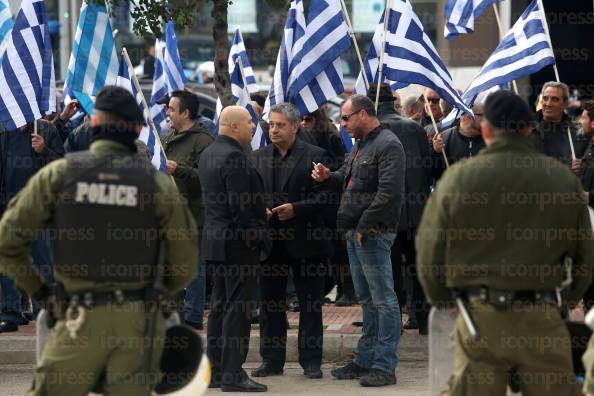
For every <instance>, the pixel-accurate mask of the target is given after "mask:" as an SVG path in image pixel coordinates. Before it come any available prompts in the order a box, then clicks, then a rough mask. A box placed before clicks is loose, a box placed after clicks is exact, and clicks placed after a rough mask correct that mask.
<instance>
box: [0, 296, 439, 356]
mask: <svg viewBox="0 0 594 396" xmlns="http://www.w3.org/2000/svg"><path fill="white" fill-rule="evenodd" d="M207 313H208V312H207ZM403 316H404V318H403V321H406V320H407V316H406V315H403ZM288 320H289V326H290V329H289V331H288V340H287V361H289V362H296V361H297V357H298V356H297V329H298V326H299V313H298V312H288ZM323 320H324V360H325V361H328V362H336V361H343V360H346V359H349V358H350V357H351V356H352V353H353V351H354V349H355V347H356V345H357V341H358V339H359V336H360V334H361V327H357V326H353V324H352V323H353V322H354V321H361V307H360V306H358V305H356V306H352V307H336V306H335V305H333V304H326V305H324V308H323ZM204 323H207V320H206V315H205V319H204ZM200 334H202V335H205V334H206V330H202V331H200ZM259 343H260V334H259V326H258V325H252V335H251V340H250V353H249V355H248V361H250V362H259V361H260V356H259V354H258V349H259ZM399 354H400V358H401V359H405V360H406V359H408V360H411V361H426V360H427V337H426V336H419V335H418V332H417V331H416V330H410V331H406V332H405V334H404V336H403V337H402V340H401V345H400V348H399ZM34 362H35V323H34V322H31V323H30V324H28V325H26V326H20V327H19V331H18V332H14V333H0V364H32V363H34Z"/></svg>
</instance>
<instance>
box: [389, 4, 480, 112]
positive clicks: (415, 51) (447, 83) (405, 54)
mask: <svg viewBox="0 0 594 396" xmlns="http://www.w3.org/2000/svg"><path fill="white" fill-rule="evenodd" d="M384 73H385V76H386V79H387V80H388V81H398V82H403V83H409V84H419V85H422V86H424V87H427V88H431V89H433V90H434V91H436V92H437V93H438V94H439V96H441V97H442V98H443V99H444V100H445V101H446V102H448V103H450V104H451V105H453V106H454V107H456V108H459V109H461V110H463V111H465V112H467V113H470V114H472V110H470V108H468V106H467V105H466V104H465V103H464V101H463V100H462V98H460V95H459V94H458V92H457V91H456V89H455V88H454V83H453V81H452V77H451V75H450V73H449V72H448V70H447V68H446V67H445V65H444V64H443V62H442V60H441V58H440V57H439V55H438V54H437V50H436V49H435V47H434V46H433V43H432V42H431V40H430V39H429V37H428V36H427V34H426V33H425V31H424V29H423V24H422V23H421V21H420V20H419V18H418V17H417V15H416V14H415V13H414V11H413V8H412V6H411V4H410V1H409V0H393V1H392V5H391V9H390V10H389V16H388V29H387V38H386V47H385V54H384Z"/></svg>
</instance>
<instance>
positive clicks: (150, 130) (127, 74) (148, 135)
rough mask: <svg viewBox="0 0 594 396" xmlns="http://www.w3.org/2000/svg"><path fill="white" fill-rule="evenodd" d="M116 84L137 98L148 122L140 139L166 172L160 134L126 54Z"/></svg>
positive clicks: (153, 160) (156, 165)
mask: <svg viewBox="0 0 594 396" xmlns="http://www.w3.org/2000/svg"><path fill="white" fill-rule="evenodd" d="M115 85H117V86H119V87H122V88H124V89H127V90H128V91H129V92H130V93H131V94H132V96H134V98H135V99H136V103H137V104H138V107H139V108H140V110H141V111H142V114H143V115H144V122H145V124H146V125H145V126H144V128H142V132H140V136H139V137H138V139H139V140H141V141H143V142H144V143H145V144H146V146H147V148H148V152H149V156H150V157H151V163H152V164H153V166H154V167H155V168H157V169H158V170H160V171H161V172H165V171H166V170H167V161H166V160H165V153H164V152H163V150H162V148H161V144H160V140H159V135H158V133H157V131H156V130H155V129H154V125H153V123H152V120H151V115H150V111H149V109H148V108H147V105H146V101H145V98H144V95H143V93H142V90H141V89H140V87H138V86H137V81H136V77H135V76H134V68H133V67H132V65H131V64H130V63H128V62H127V60H126V57H125V56H124V54H122V56H121V58H120V67H119V71H118V76H117V78H116V83H115Z"/></svg>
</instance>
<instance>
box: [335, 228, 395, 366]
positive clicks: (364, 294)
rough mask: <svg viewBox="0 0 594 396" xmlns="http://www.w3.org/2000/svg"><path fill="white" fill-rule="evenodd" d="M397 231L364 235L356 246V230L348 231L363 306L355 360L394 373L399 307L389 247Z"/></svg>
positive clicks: (352, 271) (357, 288) (350, 255)
mask: <svg viewBox="0 0 594 396" xmlns="http://www.w3.org/2000/svg"><path fill="white" fill-rule="evenodd" d="M395 237H396V234H394V233H381V234H378V235H376V236H365V238H364V240H363V245H362V246H361V247H359V246H357V244H356V242H355V232H354V231H349V232H348V233H347V251H348V253H349V263H350V267H351V274H352V277H353V285H354V286H355V294H356V295H357V300H358V301H359V303H360V304H361V307H362V309H363V332H362V334H361V338H360V339H359V343H358V344H357V352H356V356H355V360H354V362H355V363H356V364H358V365H359V366H362V367H366V368H376V369H380V370H383V371H387V372H390V373H393V372H394V370H395V369H396V364H397V363H398V353H397V349H398V343H399V342H400V328H401V323H400V307H399V306H398V298H397V297H396V293H395V292H394V280H393V276H392V262H391V260H390V248H391V247H392V244H393V243H394V238H395Z"/></svg>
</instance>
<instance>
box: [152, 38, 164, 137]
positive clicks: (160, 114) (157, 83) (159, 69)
mask: <svg viewBox="0 0 594 396" xmlns="http://www.w3.org/2000/svg"><path fill="white" fill-rule="evenodd" d="M164 58H165V42H164V41H162V40H159V39H157V40H156V41H155V73H154V74H153V88H152V92H151V101H150V107H151V110H150V111H151V118H152V119H153V122H154V123H155V127H156V128H157V131H158V132H159V136H160V135H161V133H162V132H163V131H164V130H165V129H166V128H167V126H168V125H167V113H166V106H165V105H164V104H159V103H157V101H158V100H159V99H161V98H163V97H164V96H165V95H167V94H168V93H169V85H168V84H167V76H166V75H165V59H164Z"/></svg>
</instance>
